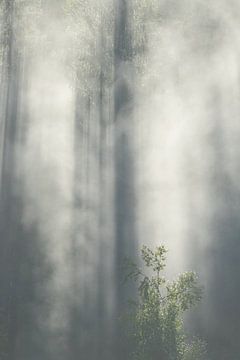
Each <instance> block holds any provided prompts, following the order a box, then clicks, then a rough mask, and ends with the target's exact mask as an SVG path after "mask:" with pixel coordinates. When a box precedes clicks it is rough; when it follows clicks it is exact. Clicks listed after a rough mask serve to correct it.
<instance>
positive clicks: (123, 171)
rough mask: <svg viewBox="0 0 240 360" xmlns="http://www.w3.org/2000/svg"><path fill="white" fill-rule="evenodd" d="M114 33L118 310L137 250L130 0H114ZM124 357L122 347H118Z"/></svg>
mask: <svg viewBox="0 0 240 360" xmlns="http://www.w3.org/2000/svg"><path fill="white" fill-rule="evenodd" d="M115 11H116V13H115V16H116V18H115V35H114V72H115V79H114V118H115V119H114V120H115V226H116V283H117V289H116V291H117V294H116V299H117V313H118V316H119V315H121V314H122V313H123V311H124V308H125V305H126V301H127V300H128V299H129V297H131V296H133V295H134V289H133V288H130V287H128V286H123V285H122V276H123V274H122V265H123V260H124V258H125V257H130V258H133V259H134V257H135V253H136V246H137V241H136V229H135V174H134V165H135V164H134V118H133V116H134V114H133V86H134V83H133V77H134V67H133V49H132V34H131V15H132V9H131V1H127V0H116V8H115ZM121 353H122V357H123V358H124V353H123V348H122V349H121Z"/></svg>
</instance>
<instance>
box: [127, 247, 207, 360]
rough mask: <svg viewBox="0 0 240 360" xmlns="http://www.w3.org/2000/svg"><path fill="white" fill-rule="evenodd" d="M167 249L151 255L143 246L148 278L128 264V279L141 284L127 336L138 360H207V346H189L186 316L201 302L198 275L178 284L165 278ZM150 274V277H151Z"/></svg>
mask: <svg viewBox="0 0 240 360" xmlns="http://www.w3.org/2000/svg"><path fill="white" fill-rule="evenodd" d="M166 253H167V251H166V249H165V247H164V246H159V247H157V248H156V249H155V251H152V250H151V249H149V248H148V247H146V246H143V248H142V251H141V257H142V260H143V263H144V265H145V267H146V268H147V274H145V273H144V272H143V270H142V269H141V268H140V267H139V266H137V265H136V264H135V263H133V262H131V261H127V262H126V269H127V276H126V279H133V280H134V281H136V282H137V283H138V293H139V301H138V302H132V305H133V306H132V307H131V311H130V312H129V314H128V318H127V319H128V321H127V324H128V335H129V338H130V340H131V347H132V357H133V359H136V360H160V359H161V360H205V359H206V346H205V343H204V342H202V341H201V340H199V339H194V340H193V341H192V342H191V343H188V342H187V337H186V335H185V333H184V328H183V313H184V312H185V311H186V310H188V309H190V308H191V307H193V306H194V305H195V304H197V303H198V301H199V300H200V299H201V295H202V289H201V288H200V287H199V286H198V284H197V277H196V274H195V273H193V272H185V273H183V274H181V275H180V276H179V277H178V279H177V280H175V281H168V280H166V279H165V277H164V276H163V275H162V272H163V270H164V268H165V266H166ZM148 273H149V274H150V275H148Z"/></svg>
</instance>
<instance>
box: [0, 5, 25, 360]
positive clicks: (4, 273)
mask: <svg viewBox="0 0 240 360" xmlns="http://www.w3.org/2000/svg"><path fill="white" fill-rule="evenodd" d="M14 6H15V3H14V1H6V2H5V13H6V21H7V22H6V26H7V28H6V44H5V46H6V49H5V51H6V53H5V57H4V60H5V64H4V71H5V72H6V75H5V83H4V91H3V99H4V102H5V103H4V104H2V106H3V115H2V119H1V126H2V130H3V133H2V136H3V137H2V140H3V144H2V161H1V192H0V194H1V226H0V228H1V229H0V231H1V233H0V235H1V236H0V238H1V242H2V244H1V248H2V251H1V289H2V293H3V297H2V299H1V300H2V302H3V304H2V306H3V308H4V309H5V312H6V314H7V319H6V328H7V335H8V358H9V360H12V359H15V345H16V336H17V323H18V321H17V317H18V314H17V296H18V295H17V288H18V287H17V277H18V265H19V251H20V248H19V243H18V241H17V237H18V236H19V232H20V231H21V229H20V228H19V213H18V210H19V207H20V202H19V199H17V197H16V188H15V175H16V173H15V169H16V156H15V155H16V154H15V151H16V150H15V140H16V133H17V110H18V102H19V67H20V66H19V64H20V61H19V54H18V51H17V44H16V38H15V33H14V30H13V26H14V24H13V23H14Z"/></svg>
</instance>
